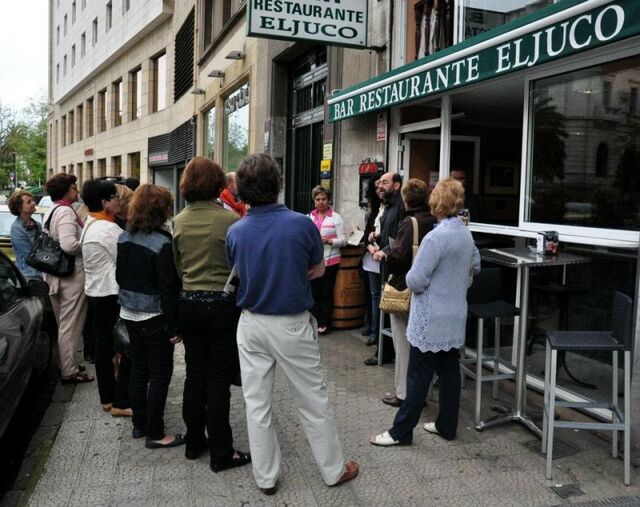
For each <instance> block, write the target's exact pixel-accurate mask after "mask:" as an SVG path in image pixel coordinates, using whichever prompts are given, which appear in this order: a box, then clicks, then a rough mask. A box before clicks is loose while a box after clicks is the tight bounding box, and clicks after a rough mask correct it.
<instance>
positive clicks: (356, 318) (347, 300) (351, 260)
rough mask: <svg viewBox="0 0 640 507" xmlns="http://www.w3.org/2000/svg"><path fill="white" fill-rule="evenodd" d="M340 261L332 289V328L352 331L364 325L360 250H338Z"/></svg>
mask: <svg viewBox="0 0 640 507" xmlns="http://www.w3.org/2000/svg"><path fill="white" fill-rule="evenodd" d="M340 256H341V257H342V260H341V262H340V267H339V268H338V272H337V273H336V284H335V286H334V288H333V319H332V320H333V327H334V328H335V329H353V328H356V327H361V326H362V325H363V324H364V306H365V301H366V299H365V294H364V284H363V283H362V279H361V278H360V275H359V274H358V265H359V264H360V258H361V257H362V248H361V247H357V246H346V247H344V248H341V249H340Z"/></svg>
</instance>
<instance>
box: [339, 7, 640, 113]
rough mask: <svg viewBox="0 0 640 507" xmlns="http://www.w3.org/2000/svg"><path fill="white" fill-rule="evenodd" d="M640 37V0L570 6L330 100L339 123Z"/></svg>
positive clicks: (448, 50) (520, 22)
mask: <svg viewBox="0 0 640 507" xmlns="http://www.w3.org/2000/svg"><path fill="white" fill-rule="evenodd" d="M638 34H640V0H615V1H612V0H586V1H584V0H583V1H581V0H564V1H562V2H560V3H558V4H554V5H551V6H549V7H547V8H545V9H541V10H540V11H538V12H535V13H533V14H531V15H529V16H525V17H523V18H520V19H517V20H514V21H512V22H510V23H507V24H505V25H502V26H500V27H497V28H494V29H493V30H490V31H488V32H486V33H483V34H480V35H478V36H476V37H473V38H472V39H469V40H467V41H465V42H462V43H460V44H457V45H455V46H451V47H449V48H446V49H444V50H442V51H439V52H438V53H436V54H433V55H429V56H427V57H425V58H422V59H420V60H417V61H415V62H412V63H410V64H408V65H404V66H402V67H398V68H396V69H393V70H391V71H390V72H387V73H386V74H383V75H381V76H378V77H376V78H373V79H370V80H368V81H365V82H363V83H360V84H358V85H356V86H353V87H351V88H348V89H346V90H342V91H340V92H338V93H337V94H335V95H334V96H333V97H331V98H330V99H329V100H328V104H329V121H330V122H335V121H340V120H344V119H346V118H352V117H354V116H358V115H361V114H365V113H369V112H372V111H377V110H380V109H385V108H388V107H391V106H396V105H398V104H402V103H406V102H411V101H414V100H418V99H424V98H426V97H429V96H431V95H436V94H439V93H443V92H445V91H448V90H452V89H455V88H460V87H462V86H465V85H468V84H474V83H478V82H480V81H485V80H487V79H492V78H495V77H499V76H503V75H506V74H509V73H512V72H517V71H522V70H525V69H528V68H531V67H534V66H538V65H541V64H543V63H547V62H550V61H552V60H557V59H559V58H564V57H566V56H570V55H574V54H577V53H581V52H583V51H587V50H589V49H594V48H598V47H602V46H604V45H607V44H611V43H613V42H616V41H620V40H623V39H627V38H630V37H634V36H636V35H638Z"/></svg>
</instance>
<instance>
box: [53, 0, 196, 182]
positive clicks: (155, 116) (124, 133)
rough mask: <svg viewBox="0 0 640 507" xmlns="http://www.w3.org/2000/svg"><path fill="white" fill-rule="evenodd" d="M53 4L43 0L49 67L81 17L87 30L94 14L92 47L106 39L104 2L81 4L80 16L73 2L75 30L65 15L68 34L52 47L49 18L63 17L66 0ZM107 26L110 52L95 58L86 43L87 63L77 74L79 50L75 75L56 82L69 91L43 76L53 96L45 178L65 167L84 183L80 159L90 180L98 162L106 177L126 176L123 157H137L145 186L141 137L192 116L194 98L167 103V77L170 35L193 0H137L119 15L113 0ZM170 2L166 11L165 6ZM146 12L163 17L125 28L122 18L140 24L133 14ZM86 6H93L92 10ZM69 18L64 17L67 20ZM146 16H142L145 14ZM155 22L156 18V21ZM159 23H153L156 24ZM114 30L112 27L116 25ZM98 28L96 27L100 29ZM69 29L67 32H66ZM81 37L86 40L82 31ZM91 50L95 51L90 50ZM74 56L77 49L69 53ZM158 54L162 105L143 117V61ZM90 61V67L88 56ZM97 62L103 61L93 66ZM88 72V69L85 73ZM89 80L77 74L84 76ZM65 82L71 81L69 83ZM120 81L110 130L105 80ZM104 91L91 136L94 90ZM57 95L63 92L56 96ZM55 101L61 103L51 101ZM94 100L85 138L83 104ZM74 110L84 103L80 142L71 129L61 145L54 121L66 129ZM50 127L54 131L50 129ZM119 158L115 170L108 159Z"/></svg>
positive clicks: (146, 76)
mask: <svg viewBox="0 0 640 507" xmlns="http://www.w3.org/2000/svg"><path fill="white" fill-rule="evenodd" d="M57 1H58V0H50V9H51V10H50V16H51V18H52V26H53V27H54V28H53V30H52V35H51V39H50V44H51V48H52V51H51V53H52V62H51V66H52V67H53V68H54V69H55V65H56V64H55V63H54V62H56V61H58V60H59V58H60V52H61V51H66V50H67V47H68V46H69V45H70V40H71V33H72V31H73V33H74V34H75V33H77V34H78V37H79V34H80V33H81V30H80V28H81V25H82V24H83V23H84V24H85V25H86V23H85V21H82V20H84V19H85V18H86V19H89V22H88V26H89V28H90V26H91V21H90V20H91V19H93V18H92V17H91V16H93V15H94V14H95V12H98V14H99V16H100V17H99V31H100V34H99V39H98V41H99V43H100V41H101V38H102V39H103V42H104V43H105V45H106V44H107V42H108V40H104V39H106V36H105V33H104V32H103V30H104V8H105V6H104V4H102V2H100V3H99V7H100V9H98V7H97V4H98V2H93V1H91V0H87V7H86V10H85V12H84V13H82V12H81V1H82V0H76V1H77V7H76V9H77V21H76V24H75V26H73V27H72V26H71V24H70V17H69V18H68V19H69V21H68V23H69V31H68V35H67V38H66V39H67V40H65V41H64V43H63V41H61V44H60V45H59V46H56V28H55V27H56V26H57V20H58V19H59V18H60V16H61V15H63V14H62V13H63V12H64V11H65V9H66V11H69V12H70V6H71V4H72V2H71V1H70V0H60V4H61V6H60V7H59V8H57V7H56V2H57ZM113 4H114V5H113V26H112V28H111V30H110V33H112V34H113V37H114V40H115V42H114V44H115V47H114V48H113V51H108V50H107V49H106V48H105V49H103V50H102V51H101V52H98V51H96V52H95V54H93V55H92V56H90V53H91V50H90V46H89V45H90V39H89V41H88V47H87V55H86V57H85V58H87V63H83V64H82V65H84V67H83V68H84V69H85V70H82V69H81V68H80V67H81V64H80V63H79V62H80V61H81V59H80V57H79V53H78V54H77V55H76V65H77V66H78V67H79V68H78V72H77V74H73V75H71V74H68V76H67V78H68V80H67V81H65V83H64V88H62V87H61V85H60V89H64V90H71V91H66V92H58V91H56V90H57V89H58V87H57V86H56V81H55V78H56V76H55V70H54V72H53V73H52V74H50V77H49V79H50V90H52V91H53V96H52V97H51V101H52V107H51V109H50V115H49V131H50V132H52V136H51V139H50V142H49V150H48V157H47V158H48V168H49V174H50V175H51V174H53V173H55V172H60V171H62V170H63V168H64V169H65V170H67V171H68V170H69V166H70V165H72V166H73V172H74V174H76V175H77V176H80V177H81V180H82V179H87V178H88V177H89V174H88V162H90V161H92V162H93V167H94V175H95V174H97V170H98V161H99V160H102V159H105V160H106V175H114V176H119V175H122V176H128V175H130V173H131V170H130V167H129V157H128V155H129V154H130V153H139V154H140V177H141V180H142V181H143V182H146V181H150V180H151V175H150V173H149V171H148V169H147V143H148V138H149V137H153V136H156V135H160V134H165V133H168V132H170V131H171V130H173V129H174V128H176V127H177V126H178V125H180V124H182V123H184V122H185V121H187V120H188V119H189V118H191V117H192V116H193V115H194V114H195V113H196V109H195V104H194V97H195V96H194V95H192V94H190V93H187V94H185V95H183V96H182V97H181V98H180V99H179V100H178V101H177V102H175V103H174V101H173V79H174V72H173V67H174V37H175V34H176V33H177V31H178V30H179V28H180V26H181V25H182V23H183V22H184V20H185V18H186V17H187V15H188V14H189V12H190V11H191V9H192V8H193V7H194V5H195V0H190V1H187V0H185V1H181V2H175V3H173V2H172V3H169V2H162V1H160V2H156V1H152V0H149V1H147V2H143V3H138V7H136V4H137V2H131V10H130V11H129V12H128V13H127V15H125V16H122V14H121V11H120V9H121V5H122V2H121V0H114V2H113ZM171 5H173V7H172V9H173V11H171V10H170V9H169V8H170V6H171ZM145 6H146V8H148V9H149V10H150V11H151V12H155V13H156V14H157V13H158V11H159V7H160V6H162V9H163V11H162V12H163V14H162V15H160V14H157V15H155V16H154V17H153V18H152V21H150V22H147V23H146V24H145V25H144V26H143V27H142V26H140V25H139V23H138V22H136V23H134V25H133V27H130V26H129V23H130V22H129V21H128V20H129V17H131V18H133V17H136V16H137V17H142V18H144V19H148V18H149V16H148V14H149V13H145V15H143V14H141V13H138V14H136V12H137V10H138V9H142V7H145ZM90 9H94V11H93V13H92V12H90ZM68 16H70V15H68ZM145 16H146V17H145ZM160 18H161V19H160ZM159 20H160V21H159ZM119 25H120V26H119ZM100 27H102V28H100ZM72 28H73V30H72ZM87 35H90V33H88V34H87ZM96 48H97V46H96ZM76 51H78V49H76ZM162 51H166V97H165V99H166V107H165V109H163V110H161V111H157V112H154V113H152V112H151V97H152V71H151V61H152V58H154V57H155V56H157V55H158V54H159V53H161V52H162ZM89 58H91V60H92V61H91V62H89V61H88V59H89ZM102 58H105V59H104V60H102V61H100V60H101V59H102ZM140 66H141V68H142V104H141V109H142V114H141V117H140V118H138V119H134V120H132V119H131V110H130V109H131V103H130V95H129V94H130V90H129V86H128V81H129V73H130V72H131V71H132V70H133V69H135V68H137V67H140ZM89 69H93V70H89ZM87 73H88V76H89V77H84V78H83V77H82V76H84V75H87ZM72 78H73V79H72ZM118 79H122V80H123V82H124V83H125V86H124V91H123V97H122V102H123V119H122V125H119V126H117V127H115V126H113V113H114V111H113V109H114V104H113V103H112V83H114V82H115V81H116V80H118ZM105 88H106V89H107V114H108V117H109V120H108V122H107V129H106V130H105V131H104V132H100V133H98V120H99V118H98V117H99V110H98V93H99V91H100V90H103V89H105ZM63 93H64V95H63ZM57 97H62V98H57ZM89 98H93V99H94V121H93V131H94V134H93V135H92V136H87V135H86V132H87V128H88V126H87V122H86V112H87V99H89ZM79 105H83V106H84V113H85V121H83V123H84V130H85V135H83V139H82V140H78V136H77V132H76V133H75V134H74V142H73V143H69V134H68V132H67V135H66V137H67V144H66V146H62V132H61V128H62V117H63V116H65V115H66V116H67V130H68V127H69V126H68V113H69V112H70V111H74V112H75V114H74V116H75V115H77V108H78V106H79ZM74 123H75V128H76V130H77V126H78V120H77V118H75V121H74ZM56 125H57V127H56ZM118 156H120V157H121V169H120V170H119V169H118V168H117V167H114V165H113V164H112V160H113V157H118ZM78 164H82V169H83V173H84V174H82V175H78V173H77V171H76V170H77V168H78Z"/></svg>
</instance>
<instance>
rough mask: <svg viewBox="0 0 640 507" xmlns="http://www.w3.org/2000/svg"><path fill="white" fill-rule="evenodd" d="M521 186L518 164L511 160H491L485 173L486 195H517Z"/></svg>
mask: <svg viewBox="0 0 640 507" xmlns="http://www.w3.org/2000/svg"><path fill="white" fill-rule="evenodd" d="M519 186H520V170H519V166H518V163H517V162H515V161H509V160H489V161H488V162H487V168H486V171H485V173H484V193H485V194H494V195H495V194H497V195H516V194H517V193H518V188H519Z"/></svg>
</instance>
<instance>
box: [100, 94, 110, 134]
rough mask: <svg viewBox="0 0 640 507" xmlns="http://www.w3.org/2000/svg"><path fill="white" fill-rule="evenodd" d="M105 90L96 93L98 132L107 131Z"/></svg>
mask: <svg viewBox="0 0 640 507" xmlns="http://www.w3.org/2000/svg"><path fill="white" fill-rule="evenodd" d="M107 118H108V113H107V89H106V88H105V89H104V90H100V91H99V92H98V132H104V131H105V130H107Z"/></svg>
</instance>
